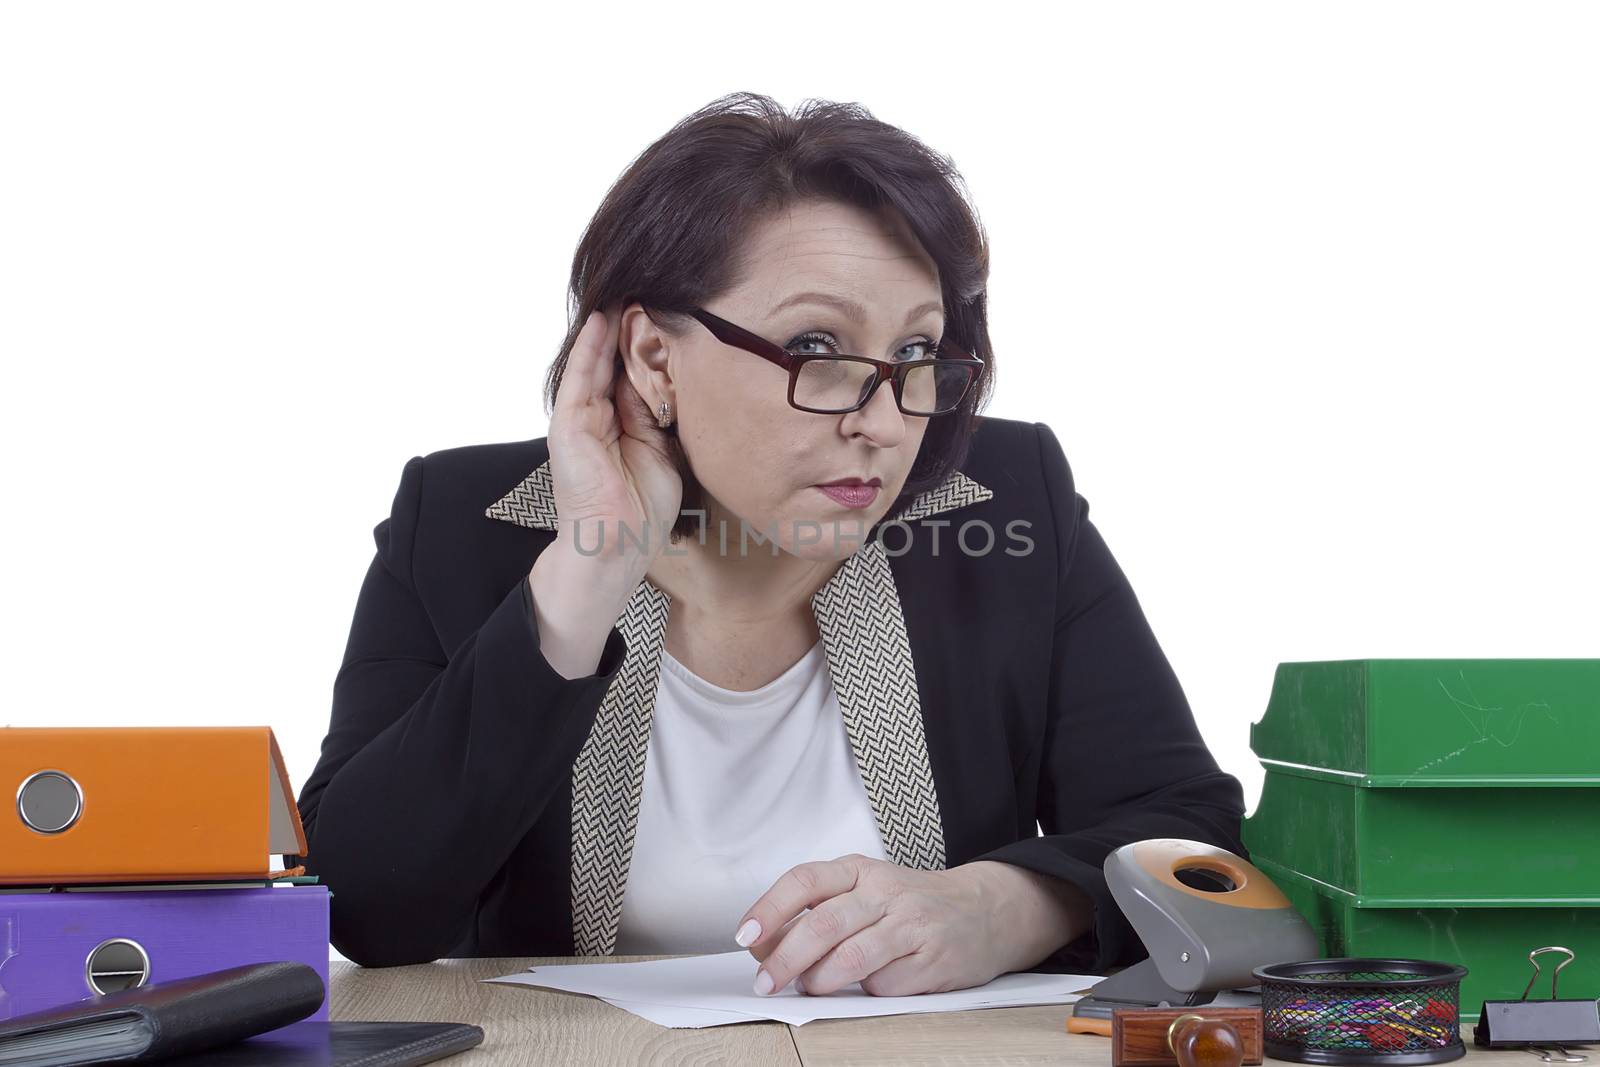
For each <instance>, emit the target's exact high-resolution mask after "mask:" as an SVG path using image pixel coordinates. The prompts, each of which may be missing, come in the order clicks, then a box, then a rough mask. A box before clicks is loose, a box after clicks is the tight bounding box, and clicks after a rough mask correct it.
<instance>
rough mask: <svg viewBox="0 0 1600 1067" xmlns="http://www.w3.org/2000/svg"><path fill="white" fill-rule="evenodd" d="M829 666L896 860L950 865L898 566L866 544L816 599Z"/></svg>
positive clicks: (886, 846)
mask: <svg viewBox="0 0 1600 1067" xmlns="http://www.w3.org/2000/svg"><path fill="white" fill-rule="evenodd" d="M811 608H812V611H813V613H815V615H816V618H817V625H818V629H820V630H821V631H822V640H823V643H824V644H825V645H826V646H827V651H828V670H829V672H830V674H831V675H832V679H833V688H834V693H835V695H836V696H837V697H838V699H839V709H840V711H841V712H842V713H843V715H844V724H845V731H846V733H848V734H849V736H850V747H851V748H852V749H854V750H855V754H856V766H857V767H859V768H860V770H861V780H862V782H863V783H864V784H865V785H866V787H867V796H868V798H869V799H870V800H871V801H872V811H873V814H874V815H875V816H876V817H877V821H878V835H879V836H880V837H881V838H882V839H883V851H884V854H885V855H887V856H888V857H889V859H890V861H892V862H894V863H897V864H899V865H900V866H902V867H914V868H917V869H919V870H942V869H943V868H944V861H945V851H944V823H943V821H942V820H941V818H940V816H939V796H938V792H937V790H936V789H935V787H934V782H933V769H932V766H931V765H930V764H929V762H928V745H927V740H926V737H925V736H924V733H923V723H922V700H921V696H920V694H919V693H918V691H917V670H916V664H915V663H914V662H913V661H912V658H911V644H910V642H909V641H908V640H907V637H906V619H905V614H904V613H903V612H902V611H901V608H900V594H899V590H898V588H897V586H896V585H895V580H894V572H893V571H892V570H890V568H889V560H888V556H887V554H886V552H885V551H884V547H883V545H882V543H881V542H879V541H877V540H869V541H867V542H866V543H865V544H863V545H862V546H861V548H859V549H857V550H856V551H855V552H854V553H852V554H851V555H850V558H849V559H847V560H845V562H844V565H843V566H841V567H840V568H839V570H838V571H836V572H835V573H834V576H833V577H832V578H830V579H829V580H828V584H827V585H824V586H823V587H822V588H821V589H819V590H818V591H817V592H816V593H815V594H814V595H813V596H812V598H811Z"/></svg>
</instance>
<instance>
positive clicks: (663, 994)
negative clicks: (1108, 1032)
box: [480, 949, 1100, 1027]
mask: <svg viewBox="0 0 1600 1067" xmlns="http://www.w3.org/2000/svg"><path fill="white" fill-rule="evenodd" d="M760 966H761V964H760V963H759V962H758V961H757V960H756V958H755V957H754V956H751V955H750V953H748V952H746V951H744V950H742V949H740V950H737V951H734V952H719V953H712V954H710V955H704V956H686V957H682V958H679V959H666V960H645V961H640V962H635V963H601V964H593V963H570V964H556V965H552V966H543V967H529V968H528V969H527V970H526V971H518V972H516V973H515V974H507V975H501V976H500V977H497V978H484V979H480V981H484V982H501V983H505V984H510V985H528V986H542V987H545V988H549V989H562V990H566V991H567V992H570V993H585V994H587V995H589V996H593V997H598V998H600V999H601V1000H604V1001H606V1002H607V1003H610V1004H615V1005H616V1006H617V1007H619V1008H622V1009H624V1010H625V1011H630V1012H632V1013H633V1014H635V1015H638V1016H641V1017H643V1018H646V1019H649V1020H651V1021H652V1022H655V1023H659V1024H660V1025H662V1026H673V1027H704V1026H721V1025H724V1024H727V1023H735V1022H749V1021H751V1020H753V1019H771V1020H776V1021H778V1022H784V1023H788V1024H789V1025H791V1026H801V1025H804V1024H805V1023H808V1022H811V1021H812V1020H814V1019H849V1018H864V1017H867V1016H872V1015H904V1014H909V1013H914V1012H938V1011H965V1010H967V1009H969V1008H1004V1007H1015V1006H1019V1005H1024V1004H1062V1005H1066V1004H1071V1003H1073V1002H1074V1001H1077V1000H1078V999H1079V998H1080V997H1081V995H1082V992H1083V991H1084V990H1085V989H1088V988H1090V987H1092V986H1093V985H1094V984H1095V983H1096V982H1098V981H1100V976H1099V975H1085V974H1035V973H1033V972H1015V973H1012V974H1003V975H1000V976H999V977H997V978H995V979H993V980H991V981H990V982H988V983H987V984H985V985H981V986H974V987H972V988H969V989H957V990H953V991H951V992H948V993H923V994H920V995H917V996H911V997H875V996H873V995H872V994H870V993H868V992H866V991H865V990H863V989H862V988H861V983H859V982H856V983H853V984H851V985H849V986H846V987H845V988H844V989H840V990H836V991H834V992H832V993H828V994H825V995H823V996H807V995H805V994H801V993H796V992H795V990H794V985H793V984H792V983H791V984H790V985H787V986H785V987H784V988H783V989H782V990H781V991H779V992H778V993H776V994H774V995H772V996H767V997H762V996H757V995H756V993H755V990H754V989H752V988H751V986H752V984H753V983H754V982H755V977H756V970H757V968H759V967H760Z"/></svg>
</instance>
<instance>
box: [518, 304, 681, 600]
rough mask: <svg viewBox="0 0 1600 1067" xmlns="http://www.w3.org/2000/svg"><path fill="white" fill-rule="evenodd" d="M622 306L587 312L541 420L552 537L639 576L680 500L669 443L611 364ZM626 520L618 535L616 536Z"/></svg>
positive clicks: (662, 541) (658, 547)
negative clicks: (546, 419)
mask: <svg viewBox="0 0 1600 1067" xmlns="http://www.w3.org/2000/svg"><path fill="white" fill-rule="evenodd" d="M621 320H622V309H621V308H620V307H613V308H611V309H610V310H608V311H605V312H604V313H602V312H601V311H598V310H597V311H595V312H592V313H591V314H590V316H589V318H588V320H587V321H586V322H585V323H584V324H583V329H582V330H581V331H580V332H579V334H578V338H577V342H576V343H575V344H574V345H573V347H572V352H571V354H570V355H569V356H568V358H567V366H566V369H565V371H564V372H563V374H562V378H561V386H560V388H559V389H558V390H557V391H556V401H555V411H554V413H553V414H552V415H551V419H550V432H549V435H548V441H549V445H550V474H551V480H552V482H553V483H554V491H555V502H556V521H557V525H558V526H559V532H558V537H561V538H566V539H568V540H569V543H571V544H573V545H575V546H577V547H580V548H581V550H582V551H583V553H584V554H586V555H589V556H591V557H595V558H599V559H604V560H607V561H611V562H621V563H624V564H625V565H626V568H627V569H628V571H629V573H630V575H631V576H632V577H633V579H634V580H635V581H637V580H638V579H639V578H642V577H643V576H644V573H645V571H646V569H647V568H648V567H649V565H650V563H651V561H652V560H654V559H655V557H656V555H657V554H659V553H660V551H661V549H662V548H663V547H664V546H665V544H666V541H667V534H668V532H669V531H670V530H671V528H672V525H673V523H674V522H675V521H676V520H677V517H678V509H679V507H680V506H681V503H682V500H683V480H682V479H681V478H680V477H679V476H678V471H677V467H676V465H675V464H674V462H673V458H672V451H671V449H672V442H671V441H670V440H669V439H668V436H667V434H666V432H665V431H663V430H662V429H661V428H660V427H658V426H657V425H656V420H655V416H654V415H653V414H652V413H651V412H650V408H649V405H648V404H647V403H646V402H645V400H644V398H643V397H641V396H640V395H639V393H638V391H637V390H635V389H634V387H633V382H632V381H631V380H630V379H629V378H628V376H627V375H626V374H624V373H619V372H618V371H617V370H616V366H615V364H616V352H617V340H618V337H619V335H620V332H621ZM623 527H627V529H628V536H627V537H624V536H622V533H623Z"/></svg>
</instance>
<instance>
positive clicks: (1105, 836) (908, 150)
mask: <svg viewBox="0 0 1600 1067" xmlns="http://www.w3.org/2000/svg"><path fill="white" fill-rule="evenodd" d="M987 270H988V252H987V248H986V244H985V240H984V236H983V233H982V230H981V228H980V227H979V225H978V223H977V221H976V218H975V216H974V214H973V212H972V211H971V209H970V207H969V206H968V205H967V203H966V202H965V199H964V196H963V193H962V191H961V188H960V185H959V178H958V177H957V176H956V175H955V173H954V172H953V170H952V168H951V167H950V164H949V161H948V160H947V159H945V158H944V157H941V156H938V155H936V154H934V153H933V152H931V151H930V150H929V149H927V148H926V147H925V146H923V145H921V144H920V143H919V142H918V141H916V140H915V139H913V138H911V137H910V136H908V135H907V134H905V133H904V132H902V131H900V130H897V129H895V128H893V127H891V126H888V125H885V124H883V123H880V122H878V121H876V120H875V119H873V118H872V117H871V116H870V115H869V114H868V113H867V112H865V111H864V110H862V109H861V108H859V107H857V106H854V105H835V104H820V105H816V106H811V107H807V108H805V109H802V110H801V111H800V112H799V113H798V114H796V115H788V114H785V113H784V111H783V110H782V109H781V108H780V107H778V106H777V105H776V104H774V103H773V102H772V101H770V100H768V99H767V98H765V97H759V96H753V95H748V94H737V95H735V96H732V97H727V98H724V99H722V100H718V101H715V102H713V103H712V104H711V105H709V106H708V107H706V108H704V109H702V110H701V111H699V112H696V113H695V114H693V115H691V116H689V117H688V118H687V119H685V120H684V121H682V122H681V123H679V124H678V125H677V126H676V127H675V128H674V129H672V130H671V131H669V132H668V133H667V134H666V135H665V136H664V137H662V138H661V139H660V140H659V141H657V142H656V143H655V144H653V145H652V146H651V147H650V148H649V149H648V150H646V151H645V152H644V153H643V154H642V155H641V156H640V157H639V158H638V159H637V160H635V161H634V163H633V164H632V166H631V167H630V168H629V169H628V171H627V172H626V173H625V174H624V175H623V177H622V178H621V179H620V180H619V181H618V183H617V184H616V186H615V187H614V188H613V189H612V190H611V191H610V193H609V195H608V196H607V197H606V200H605V202H604V203H603V204H602V206H601V208H600V210H599V212H598V214H597V215H596V216H595V218H594V219H593V220H592V221H591V223H590V225H589V227H588V229H587V231H586V232H585V234H584V236H583V238H582V242H581V244H580V247H579V249H578V252H577V255H576V257H575V259H574V263H573V273H572V296H573V299H574V301H575V303H576V306H577V310H578V314H577V315H576V317H575V320H574V323H573V329H572V331H571V332H570V333H569V336H568V337H567V339H566V341H565V343H564V345H563V346H562V350H561V354H560V356H559V358H558V359H557V360H556V362H555V364H554V366H553V367H552V370H551V373H550V376H549V379H548V381H547V383H546V384H547V404H548V410H549V412H550V430H549V435H548V437H545V438H536V439H534V440H530V441H522V442H515V443H510V444H484V445H475V446H468V447H461V448H452V449H446V450H443V451H439V452H435V453H432V454H429V455H427V456H419V457H414V458H413V459H411V460H410V461H409V462H408V463H407V464H406V465H405V469H404V471H403V472H402V474H401V477H400V484H399V488H398V490H397V492H396V494H395V498H394V504H393V509H392V511H391V513H390V515H389V517H388V518H386V519H385V520H384V521H382V522H380V523H379V524H378V526H377V528H376V529H375V531H374V534H375V539H376V542H377V554H376V557H375V558H374V560H373V562H372V564H371V567H370V568H369V570H368V572H367V575H366V579H365V583H364V584H363V586H362V588H361V592H360V596H359V598H358V601H357V604H356V609H355V616H354V620H353V622H352V626H351V632H350V639H349V644H348V647H347V648H346V650H345V654H344V662H343V665H342V667H341V668H340V670H339V673H338V677H337V679H336V681H335V684H334V699H333V712H332V722H331V725H330V728H329V731H328V735H327V738H326V740H325V741H324V742H323V747H322V754H321V759H320V760H319V762H318V764H317V766H316V768H315V769H314V770H313V772H312V774H311V776H310V778H309V779H308V781H307V782H306V784H305V788H304V790H303V791H302V794H301V797H300V802H299V806H300V812H301V817H302V819H303V820H304V823H305V828H306V835H307V841H308V853H307V855H306V856H304V857H286V862H289V863H293V862H303V863H304V864H305V865H306V867H307V869H308V871H309V873H312V874H316V875H320V876H321V878H322V880H323V881H324V882H325V883H326V884H327V885H328V886H329V887H330V888H331V890H332V892H333V904H332V920H331V921H332V941H333V944H334V945H335V946H336V947H337V948H338V949H339V950H340V951H341V952H343V953H344V954H345V955H347V956H348V957H350V958H351V959H352V960H354V961H356V962H358V963H361V964H364V965H368V966H386V965H394V964H408V963H418V962H426V961H429V960H433V959H435V958H439V957H442V956H452V957H454V956H524V955H574V954H577V955H590V954H610V953H614V952H621V953H636V952H649V953H686V952H724V951H731V950H735V949H736V948H737V947H740V946H742V947H746V948H748V949H749V951H750V952H751V954H752V955H753V956H754V958H755V959H756V960H758V961H761V962H760V966H759V967H758V968H757V973H756V975H755V989H756V992H758V993H763V994H765V993H772V992H776V991H778V990H782V989H784V988H785V987H786V986H788V984H789V983H790V982H791V981H792V982H794V984H795V988H796V989H797V990H801V991H803V992H807V993H827V992H831V991H833V990H835V989H839V988H842V987H845V986H848V985H850V984H851V983H854V982H860V983H861V984H862V987H863V988H864V989H865V990H866V991H867V992H869V993H873V994H877V995H891V996H900V995H909V994H915V993H923V992H935V991H942V990H950V989H960V988H966V987H969V986H974V985H980V984H982V983H984V982H987V981H988V980H989V979H991V978H993V977H995V976H996V975H999V974H1003V973H1006V972H1009V971H1015V970H1029V969H1044V970H1055V971H1077V972H1090V973H1095V972H1101V971H1103V970H1104V969H1105V968H1108V967H1113V966H1118V965H1123V964H1127V963H1130V962H1133V961H1135V960H1136V959H1138V958H1141V957H1142V956H1143V955H1144V952H1143V949H1142V947H1141V946H1140V944H1139V942H1138V940H1137V938H1136V937H1135V936H1134V934H1133V932H1132V930H1131V928H1130V927H1129V925H1128V923H1127V921H1126V920H1125V919H1124V918H1123V916H1122V915H1121V913H1120V912H1119V910H1118V908H1117V906H1116V904H1115V902H1114V901H1113V900H1112V898H1111V897H1110V895H1109V893H1108V891H1107V889H1106V885H1105V881H1104V877H1103V875H1102V872H1101V864H1102V862H1103V861H1104V858H1105V856H1106V855H1107V853H1108V852H1110V851H1111V850H1112V849H1114V848H1116V847H1117V846H1119V845H1122V844H1125V843H1127V842H1130V841H1136V840H1141V839H1144V838H1150V837H1183V838H1190V839H1196V840H1201V841H1207V842H1211V843H1214V844H1217V845H1220V846H1222V847H1224V848H1228V849H1231V850H1233V851H1235V852H1239V853H1241V854H1242V853H1243V852H1244V849H1243V845H1242V844H1241V843H1240V842H1239V826H1240V819H1241V817H1242V815H1243V800H1242V794H1241V789H1240V786H1239V783H1238V782H1237V781H1236V780H1235V779H1234V778H1233V777H1231V776H1229V775H1227V774H1224V773H1223V772H1222V771H1220V770H1219V769H1218V766H1217V764H1216V762H1215V760H1214V759H1213V757H1212V755H1211V754H1210V753H1209V752H1208V751H1207V749H1206V746H1205V744H1204V742H1203V741H1202V740H1201V738H1200V736H1199V734H1198V732H1197V730H1196V727H1195V723H1194V719H1193V716H1192V714H1191V712H1190V709H1189V707H1188V705H1187V703H1186V701H1185V698H1184V695H1183V692H1182V690H1181V688H1180V686H1179V683H1178V681H1177V680H1176V678H1175V677H1174V675H1173V672H1172V670H1171V668H1170V666H1169V665H1168V662H1167V660H1166V658H1165V656H1164V655H1163V653H1162V651H1161V649H1160V647H1159V646H1158V645H1157V643H1156V640H1155V638H1154V636H1153V635H1152V633H1151V630H1150V628H1149V626H1148V624H1147V622H1146V620H1145V618H1144V616H1143V614H1142V612H1141V610H1140V608H1139V605H1138V602H1137V600H1136V598H1135V596H1134V593H1133V590H1132V589H1131V588H1130V587H1129V585H1128V582H1127V580H1126V578H1125V577H1124V576H1123V574H1122V572H1121V570H1120V569H1119V568H1118V566H1117V564H1116V562H1115V561H1114V559H1113V558H1112V556H1111V554H1110V553H1109V552H1108V551H1107V548H1106V545H1105V543H1104V542H1103V541H1102V539H1101V537H1100V535H1099V533H1098V532H1097V531H1096V530H1095V528H1094V526H1093V525H1092V524H1091V523H1090V522H1089V520H1088V504H1087V502H1086V501H1085V500H1084V498H1083V497H1082V496H1080V495H1078V494H1077V493H1076V491H1075V489H1074V483H1073V478H1072V473H1071V471H1070V469H1069V467H1068V465H1067V460H1066V457H1065V456H1064V455H1063V453H1062V450H1061V447H1060V445H1059V444H1058V442H1057V440H1056V437H1055V436H1054V434H1053V433H1052V432H1051V431H1050V429H1049V428H1048V427H1047V426H1046V425H1045V424H1043V423H1030V422H1023V421H1014V420H1004V419H980V417H979V416H978V414H977V411H978V408H979V407H981V406H982V404H983V402H984V401H985V400H986V399H987V395H988V392H989V389H990V387H991V383H992V382H993V380H994V367H995V356H994V353H993V351H992V350H991V348H990V345H989V339H988V332H987V326H986V319H985V280H986V276H987ZM1041 827H1042V830H1043V834H1042V836H1041V835H1040V834H1039V832H1038V831H1039V830H1040V828H1041Z"/></svg>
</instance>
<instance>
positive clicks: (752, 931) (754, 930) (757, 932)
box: [724, 919, 761, 948]
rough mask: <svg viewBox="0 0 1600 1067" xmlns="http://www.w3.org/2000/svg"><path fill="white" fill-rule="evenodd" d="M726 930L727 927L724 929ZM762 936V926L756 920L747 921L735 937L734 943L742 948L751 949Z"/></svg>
mask: <svg viewBox="0 0 1600 1067" xmlns="http://www.w3.org/2000/svg"><path fill="white" fill-rule="evenodd" d="M724 929H726V927H724ZM760 936H761V924H760V923H758V922H756V921H755V920H754V919H746V920H745V921H744V925H743V926H741V927H739V932H738V933H737V934H734V935H733V943H734V944H736V945H738V946H739V947H740V948H749V947H750V946H751V945H752V944H754V943H755V940H756V938H758V937H760Z"/></svg>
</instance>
